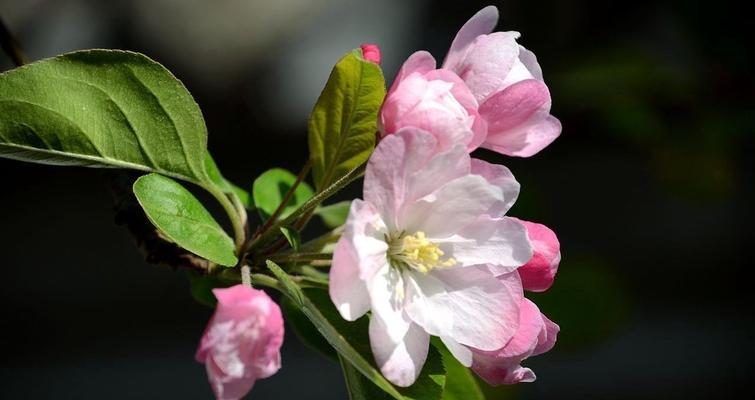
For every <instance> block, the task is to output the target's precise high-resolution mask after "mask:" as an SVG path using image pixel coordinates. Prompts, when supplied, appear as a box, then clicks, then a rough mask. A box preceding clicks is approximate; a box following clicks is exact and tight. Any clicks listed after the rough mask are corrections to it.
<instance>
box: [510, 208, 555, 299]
mask: <svg viewBox="0 0 755 400" xmlns="http://www.w3.org/2000/svg"><path fill="white" fill-rule="evenodd" d="M519 221H520V222H521V223H522V224H523V225H524V227H525V228H527V237H528V239H529V241H530V243H531V244H532V252H533V255H532V259H530V260H529V261H528V262H527V264H525V265H523V266H522V267H521V268H519V270H518V271H519V275H521V277H522V283H523V284H524V288H525V289H527V290H530V291H533V292H543V291H545V290H547V289H548V288H550V287H551V285H553V280H554V279H555V277H556V272H557V271H558V264H559V262H560V261H561V250H560V244H559V242H558V238H557V237H556V234H555V233H554V232H553V231H552V230H550V229H549V228H548V227H547V226H545V225H542V224H537V223H534V222H529V221H522V220H519Z"/></svg>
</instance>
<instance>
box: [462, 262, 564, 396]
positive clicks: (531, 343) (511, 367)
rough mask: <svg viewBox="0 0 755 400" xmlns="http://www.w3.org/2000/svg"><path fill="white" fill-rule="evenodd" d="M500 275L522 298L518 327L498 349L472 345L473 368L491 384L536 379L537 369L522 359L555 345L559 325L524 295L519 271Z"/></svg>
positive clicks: (518, 296) (520, 299)
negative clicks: (526, 365) (534, 369)
mask: <svg viewBox="0 0 755 400" xmlns="http://www.w3.org/2000/svg"><path fill="white" fill-rule="evenodd" d="M499 279H501V280H502V281H504V282H505V283H506V284H507V286H509V287H510V288H511V289H512V290H511V293H515V297H516V298H517V300H518V301H519V324H518V328H517V331H516V333H515V334H514V336H513V337H512V338H511V339H510V340H509V341H508V343H506V345H505V346H503V347H501V348H499V349H497V350H494V351H484V350H479V349H472V354H473V356H472V358H473V361H472V370H473V371H474V372H475V373H477V375H479V376H480V377H481V378H482V379H484V380H485V381H486V382H488V383H489V384H491V385H500V384H514V383H519V382H533V381H534V380H535V373H534V372H532V370H531V369H529V368H526V367H522V366H521V362H522V361H523V360H525V359H527V358H528V357H532V356H536V355H538V354H542V353H545V352H547V351H548V350H550V349H552V348H553V346H554V345H555V343H556V336H557V334H558V331H559V327H558V325H556V324H555V323H553V322H551V320H549V319H548V318H546V317H545V316H544V315H543V314H541V313H540V310H539V309H538V308H537V306H536V305H535V303H533V302H531V301H530V300H528V299H526V298H524V296H523V295H522V292H521V283H517V281H518V280H519V277H518V276H517V273H516V272H513V273H511V274H508V275H504V276H501V277H499ZM517 286H518V290H516V289H517ZM504 312H506V311H504Z"/></svg>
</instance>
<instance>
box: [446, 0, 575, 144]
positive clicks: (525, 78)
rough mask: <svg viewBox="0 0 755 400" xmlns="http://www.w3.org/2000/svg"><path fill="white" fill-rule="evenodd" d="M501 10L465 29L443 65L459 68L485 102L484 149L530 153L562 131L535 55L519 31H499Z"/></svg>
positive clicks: (482, 13) (479, 17)
mask: <svg viewBox="0 0 755 400" xmlns="http://www.w3.org/2000/svg"><path fill="white" fill-rule="evenodd" d="M497 22H498V9H497V8H496V7H494V6H488V7H485V8H483V9H482V10H480V11H479V12H478V13H477V14H475V15H474V16H473V17H472V18H471V19H470V20H469V21H467V23H466V24H464V26H462V28H461V29H460V30H459V32H458V33H457V34H456V37H455V38H454V41H453V43H452V44H451V48H450V49H449V51H448V55H447V56H446V59H445V61H444V62H443V68H446V69H449V70H451V71H454V72H455V73H456V74H458V75H459V77H461V79H462V80H464V82H465V83H466V85H467V86H468V87H469V89H470V91H471V92H472V94H473V95H474V97H475V99H476V100H477V102H478V103H479V109H478V111H479V114H480V115H481V116H482V118H483V119H484V120H485V121H486V122H487V136H486V138H485V142H484V143H483V144H482V147H484V148H488V149H491V150H494V151H497V152H499V153H503V154H506V155H510V156H519V157H529V156H532V155H534V154H536V153H537V152H539V151H540V150H542V149H543V148H545V147H546V146H547V145H549V144H550V143H551V142H553V141H554V140H555V139H556V138H557V137H558V136H559V134H560V133H561V123H560V122H559V121H558V119H556V118H555V117H553V116H552V115H550V108H551V97H550V92H549V91H548V87H547V86H546V85H545V83H544V81H543V74H542V70H541V69H540V65H539V64H538V62H537V59H536V57H535V54H534V53H532V52H531V51H529V50H527V49H525V48H524V47H523V46H520V45H519V44H517V42H516V39H517V38H518V37H519V33H518V32H494V33H491V32H492V31H493V29H494V28H495V26H496V24H497Z"/></svg>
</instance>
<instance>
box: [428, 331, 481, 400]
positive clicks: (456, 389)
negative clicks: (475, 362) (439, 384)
mask: <svg viewBox="0 0 755 400" xmlns="http://www.w3.org/2000/svg"><path fill="white" fill-rule="evenodd" d="M433 347H435V348H436V349H438V351H439V352H440V355H441V357H442V358H443V367H444V368H445V369H446V385H445V386H444V387H443V397H442V399H443V400H485V395H484V394H483V393H482V390H481V389H480V386H479V385H477V380H475V377H474V375H472V371H470V370H469V368H467V367H465V366H463V365H461V363H460V362H459V361H458V360H457V359H456V357H454V356H453V355H452V354H451V352H450V351H448V349H447V348H446V346H444V345H443V343H441V342H440V340H433Z"/></svg>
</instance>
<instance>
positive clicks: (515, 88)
mask: <svg viewBox="0 0 755 400" xmlns="http://www.w3.org/2000/svg"><path fill="white" fill-rule="evenodd" d="M550 105H551V97H550V92H548V87H547V86H545V84H543V83H542V82H540V81H538V80H535V79H527V80H523V81H520V82H517V83H516V84H513V85H511V86H509V87H507V88H506V89H504V90H502V91H500V92H498V93H496V94H494V95H493V96H491V97H490V98H489V99H488V100H486V101H485V102H484V103H483V104H482V105H481V106H480V114H481V115H482V116H483V117H484V118H485V120H486V121H487V122H488V130H489V135H492V134H495V135H498V134H501V133H502V132H504V133H505V132H508V131H511V130H513V129H515V128H517V127H519V126H521V125H523V124H525V123H526V122H528V121H529V120H530V119H531V118H532V117H533V115H534V114H536V113H538V112H542V111H543V110H544V111H545V113H546V115H547V113H548V111H549V110H550ZM488 141H490V138H489V139H488Z"/></svg>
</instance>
